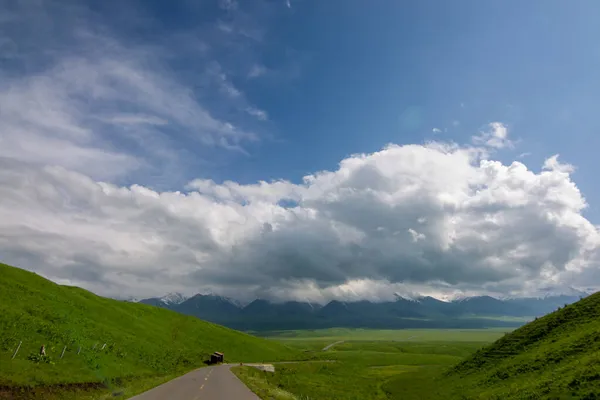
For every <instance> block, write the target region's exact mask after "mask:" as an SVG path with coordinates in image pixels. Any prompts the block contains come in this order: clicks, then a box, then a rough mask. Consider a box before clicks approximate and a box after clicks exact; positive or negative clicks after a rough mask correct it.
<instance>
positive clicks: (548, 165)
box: [543, 154, 575, 174]
mask: <svg viewBox="0 0 600 400" xmlns="http://www.w3.org/2000/svg"><path fill="white" fill-rule="evenodd" d="M543 168H544V169H545V170H549V171H558V172H564V173H566V174H570V173H572V172H574V171H575V167H574V166H572V165H571V164H562V163H560V162H559V161H558V154H555V155H553V156H552V157H550V158H548V159H546V161H544V165H543Z"/></svg>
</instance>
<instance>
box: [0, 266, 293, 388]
mask: <svg viewBox="0 0 600 400" xmlns="http://www.w3.org/2000/svg"><path fill="white" fill-rule="evenodd" d="M20 341H22V345H21V348H20V350H19V352H18V354H17V356H16V357H15V359H14V360H13V359H11V357H12V355H13V352H14V350H15V349H16V347H17V345H18V344H19V342H20ZM105 343H106V346H105V347H104V348H102V347H103V345H104V344H105ZM42 344H45V345H46V349H47V354H48V355H49V357H50V359H51V360H52V361H53V362H54V363H53V364H48V363H43V362H42V363H36V362H33V361H30V360H28V357H29V356H30V355H33V354H37V353H38V352H39V348H40V346H41V345H42ZM64 346H67V349H66V352H65V354H64V357H63V358H62V359H60V354H61V352H62V350H63V348H64ZM94 347H95V348H94ZM79 348H81V351H80V353H79V354H77V352H78V351H79ZM213 351H223V352H224V353H225V356H226V360H227V361H234V362H235V361H245V362H261V361H277V360H285V359H294V358H297V356H298V355H299V352H298V351H297V350H293V349H291V348H289V347H287V346H285V345H283V344H280V343H277V342H274V341H268V340H265V339H260V338H256V337H254V336H250V335H247V334H244V333H241V332H237V331H234V330H232V329H228V328H225V327H222V326H219V325H215V324H212V323H209V322H205V321H202V320H199V319H197V318H195V317H190V316H185V315H182V314H179V313H176V312H173V311H169V310H166V309H161V308H157V307H152V306H148V305H143V304H136V303H128V302H122V301H117V300H111V299H107V298H103V297H99V296H96V295H94V294H92V293H90V292H88V291H85V290H83V289H80V288H76V287H68V286H60V285H57V284H54V283H52V282H50V281H48V280H46V279H44V278H41V277H39V276H38V275H36V274H34V273H31V272H27V271H24V270H21V269H18V268H14V267H10V266H7V265H4V264H0V398H2V393H3V392H8V391H11V390H12V389H11V388H14V387H23V386H48V385H57V384H61V385H64V384H67V385H68V384H75V385H73V387H82V386H83V387H84V386H86V385H88V386H90V387H94V384H95V383H98V382H109V381H113V382H114V380H115V379H117V378H118V379H117V381H118V380H124V379H129V380H131V379H134V380H135V379H146V380H148V379H149V377H159V376H163V377H164V376H171V375H174V374H177V373H180V372H183V371H185V370H190V369H193V368H196V367H199V366H202V365H203V364H202V362H203V361H204V360H206V359H207V356H208V354H210V353H212V352H213Z"/></svg>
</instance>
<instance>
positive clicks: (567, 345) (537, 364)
mask: <svg viewBox="0 0 600 400" xmlns="http://www.w3.org/2000/svg"><path fill="white" fill-rule="evenodd" d="M385 390H386V391H387V392H388V393H389V394H390V396H391V397H392V398H402V399H428V398H440V399H442V398H462V399H588V400H589V399H600V293H596V294H594V295H591V296H589V297H587V298H585V299H583V300H581V301H579V302H577V303H574V304H571V305H568V306H566V307H564V308H562V309H560V310H558V311H555V312H553V313H551V314H548V315H546V316H544V317H542V318H539V319H537V320H535V321H533V322H531V323H529V324H527V325H524V326H523V327H521V328H519V329H517V330H515V331H514V332H512V333H510V334H507V335H505V336H504V337H502V338H500V339H499V340H497V341H496V342H494V343H493V344H491V345H489V346H486V347H484V348H482V349H480V350H478V351H477V352H475V353H474V354H473V355H472V356H471V357H469V358H467V359H465V360H464V361H462V362H461V363H459V364H458V365H456V366H455V367H453V368H452V369H450V370H449V371H445V372H444V373H440V371H433V370H430V371H427V370H421V371H418V373H410V374H404V375H400V376H398V377H397V378H396V379H394V380H392V381H390V382H388V383H387V384H386V386H385Z"/></svg>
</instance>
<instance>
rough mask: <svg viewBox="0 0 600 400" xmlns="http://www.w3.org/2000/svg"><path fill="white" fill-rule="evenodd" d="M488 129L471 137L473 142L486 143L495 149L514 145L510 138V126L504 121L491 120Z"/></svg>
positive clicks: (477, 143)
mask: <svg viewBox="0 0 600 400" xmlns="http://www.w3.org/2000/svg"><path fill="white" fill-rule="evenodd" d="M487 127H488V129H487V130H485V131H482V132H480V133H479V134H478V135H475V136H473V137H472V138H471V140H472V141H473V144H476V145H485V146H487V147H491V148H494V149H502V148H505V147H513V146H514V143H513V142H512V141H511V140H509V139H508V127H507V126H506V125H505V124H503V123H502V122H491V123H489V124H488V126H487Z"/></svg>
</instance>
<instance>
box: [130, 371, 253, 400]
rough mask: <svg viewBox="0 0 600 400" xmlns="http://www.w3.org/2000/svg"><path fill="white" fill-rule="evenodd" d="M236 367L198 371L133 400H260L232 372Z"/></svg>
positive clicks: (132, 399)
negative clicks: (232, 368)
mask: <svg viewBox="0 0 600 400" xmlns="http://www.w3.org/2000/svg"><path fill="white" fill-rule="evenodd" d="M233 365H235V364H224V365H218V366H214V367H206V368H200V369H197V370H195V371H192V372H189V373H187V374H185V375H183V376H180V377H179V378H175V379H173V380H171V381H169V382H167V383H164V384H162V385H160V386H158V387H155V388H154V389H151V390H149V391H147V392H145V393H142V394H140V395H138V396H135V397H132V398H131V400H165V399H170V400H171V399H172V400H260V398H259V397H258V396H256V395H255V394H254V393H252V392H251V391H250V389H248V388H247V387H246V385H244V384H243V383H242V381H240V380H239V379H238V378H237V376H235V375H234V374H233V372H231V371H230V368H231V367H232V366H233Z"/></svg>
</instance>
